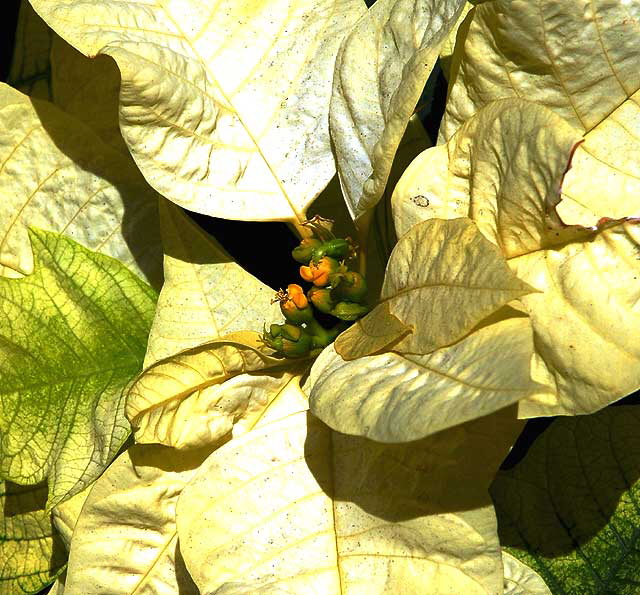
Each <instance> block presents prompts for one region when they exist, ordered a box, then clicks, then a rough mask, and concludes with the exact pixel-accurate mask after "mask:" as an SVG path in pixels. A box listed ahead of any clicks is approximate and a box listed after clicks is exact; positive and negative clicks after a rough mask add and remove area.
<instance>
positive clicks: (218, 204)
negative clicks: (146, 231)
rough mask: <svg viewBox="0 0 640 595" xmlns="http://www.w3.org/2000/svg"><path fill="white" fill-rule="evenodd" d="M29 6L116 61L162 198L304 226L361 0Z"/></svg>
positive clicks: (127, 110) (130, 127)
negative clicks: (340, 56)
mask: <svg viewBox="0 0 640 595" xmlns="http://www.w3.org/2000/svg"><path fill="white" fill-rule="evenodd" d="M32 4H33V6H34V7H35V8H36V10H38V12H39V13H40V15H41V16H42V17H43V18H44V19H45V20H46V21H47V23H48V24H49V25H50V26H51V27H52V28H53V29H54V30H56V31H57V32H58V33H60V34H61V35H62V36H63V37H64V38H65V39H66V40H67V41H69V42H70V43H71V44H72V45H73V46H74V47H76V48H77V49H79V50H80V51H82V52H83V53H84V54H85V55H91V56H93V55H96V54H99V53H103V54H108V55H110V56H112V57H113V58H114V59H115V61H116V62H117V64H118V68H119V69H120V73H121V77H122V83H121V91H120V117H121V120H120V122H121V128H122V132H123V136H124V138H125V139H126V141H127V144H128V145H129V147H130V149H131V152H132V154H133V156H134V158H135V160H136V163H137V164H138V166H139V167H140V169H141V171H142V172H143V173H144V175H145V177H146V178H147V180H148V181H149V183H150V184H151V185H152V186H153V187H154V188H155V189H156V190H158V191H159V192H160V193H162V194H163V195H164V196H166V197H167V198H169V199H170V200H172V201H174V202H176V203H178V204H180V205H182V206H184V207H186V208H189V209H191V210H193V211H198V212H202V213H206V214H209V215H215V216H218V217H225V218H230V219H251V220H272V219H284V220H297V221H300V220H302V219H304V218H305V217H304V211H305V209H306V208H307V206H308V205H309V204H310V203H311V202H312V201H313V199H314V198H315V197H316V196H317V195H318V194H319V192H320V191H321V190H322V189H323V188H324V187H325V186H326V184H327V183H328V181H329V180H330V179H331V177H332V176H333V174H334V171H335V169H334V162H333V156H332V153H331V149H330V144H329V130H328V110H329V96H330V92H331V89H330V86H331V72H332V69H333V64H334V60H335V55H336V53H337V50H338V45H339V43H340V41H341V39H342V36H343V34H344V32H345V31H347V30H348V29H349V27H350V26H351V24H352V23H353V22H354V21H355V19H356V18H357V17H358V15H359V14H360V10H359V9H360V7H361V1H360V0H322V1H321V2H319V3H318V2H317V1H313V2H312V1H311V0H296V1H295V2H294V3H292V4H289V3H287V4H281V3H279V2H277V1H276V0H269V1H268V2H262V1H260V2H258V1H253V2H249V3H246V2H245V3H238V2H234V1H232V0H225V1H224V2H223V3H218V4H215V5H212V6H210V7H205V6H203V5H202V4H201V3H199V2H197V1H195V0H187V1H182V2H179V3H178V4H175V3H163V4H157V5H149V4H144V5H143V4H140V3H139V2H136V1H134V0H126V1H124V2H120V3H118V5H117V8H116V6H115V5H105V4H104V3H103V2H101V1H99V0H94V1H90V2H86V1H81V0H71V1H69V0H58V1H55V2H49V1H44V0H33V2H32ZM256 105H259V106H260V109H256Z"/></svg>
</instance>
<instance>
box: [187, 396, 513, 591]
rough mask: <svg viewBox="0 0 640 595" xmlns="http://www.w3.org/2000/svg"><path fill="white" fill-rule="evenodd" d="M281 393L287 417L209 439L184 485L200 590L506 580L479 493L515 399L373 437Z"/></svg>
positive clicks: (490, 587)
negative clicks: (494, 412) (483, 414)
mask: <svg viewBox="0 0 640 595" xmlns="http://www.w3.org/2000/svg"><path fill="white" fill-rule="evenodd" d="M290 398H291V400H293V401H294V402H293V403H292V405H291V406H289V407H283V409H282V410H281V413H284V414H285V415H284V416H283V417H280V418H275V417H274V416H272V417H271V419H270V420H269V421H268V422H266V420H265V421H263V422H261V423H260V424H259V425H258V426H256V427H255V428H254V429H253V430H252V431H251V432H249V433H247V434H244V435H243V436H242V437H240V438H238V439H234V440H233V441H231V442H229V443H227V444H225V445H223V446H222V447H221V448H219V449H218V450H217V451H215V452H214V453H213V454H212V455H211V456H210V457H209V458H208V459H207V460H206V461H205V463H204V464H203V465H202V466H201V468H200V469H199V471H198V473H197V475H196V476H195V477H194V478H193V479H192V480H191V481H190V483H189V484H188V485H187V487H186V488H185V489H184V490H183V492H182V494H181V496H180V499H179V501H178V535H179V538H180V544H181V545H180V547H181V550H182V553H183V556H184V560H185V564H186V566H187V569H188V570H189V572H190V574H191V576H192V577H193V579H194V581H195V583H196V584H197V585H198V587H199V589H200V591H201V592H202V593H213V592H215V593H225V594H227V593H228V594H241V593H242V594H244V593H265V594H266V593H295V594H296V595H311V594H315V593H322V594H323V595H346V594H355V593H367V594H370V595H378V594H382V593H388V594H389V595H391V594H397V593H403V594H404V593H406V594H412V593H416V594H417V593H425V592H428V593H430V594H433V595H444V594H445V593H465V594H466V593H469V594H474V595H475V594H483V595H488V594H494V593H500V592H501V588H502V563H501V561H500V553H499V548H498V544H497V541H496V539H495V536H494V531H495V526H494V520H493V512H492V509H491V507H490V506H486V502H487V500H486V496H485V495H484V494H485V489H486V485H487V481H488V480H489V479H490V477H491V476H492V474H493V469H495V466H496V465H497V464H498V461H499V460H500V458H501V457H502V456H504V452H505V448H506V446H505V445H506V441H507V440H510V439H512V436H513V431H514V426H513V416H514V412H513V411H511V412H509V413H507V412H503V413H502V414H501V415H498V416H493V417H491V418H487V419H485V420H481V421H477V422H474V423H472V424H466V425H463V426H458V427H457V428H455V429H454V430H452V432H451V433H448V432H447V433H441V434H439V435H437V436H434V437H432V438H430V439H428V440H425V441H421V442H414V443H412V444H410V445H407V446H404V445H382V444H379V443H375V442H371V441H369V440H366V439H363V438H353V437H349V436H344V435H341V434H336V433H334V432H331V431H330V430H329V429H328V428H327V427H326V426H324V425H323V424H321V423H320V422H318V421H317V420H316V419H315V418H313V417H312V416H310V415H309V414H308V413H307V412H305V411H304V402H303V400H302V399H297V400H295V395H293V394H291V395H290ZM300 406H302V410H300ZM296 410H297V412H296ZM516 426H517V424H516ZM472 445H474V446H472ZM469 448H471V449H472V450H471V451H470V452H476V453H479V452H480V451H482V460H481V461H480V459H477V458H475V457H473V456H471V457H469V456H468V454H464V455H463V454H462V453H463V452H464V453H467V452H469V450H468V449H469ZM473 448H475V450H473ZM471 459H474V460H473V461H472V460H471Z"/></svg>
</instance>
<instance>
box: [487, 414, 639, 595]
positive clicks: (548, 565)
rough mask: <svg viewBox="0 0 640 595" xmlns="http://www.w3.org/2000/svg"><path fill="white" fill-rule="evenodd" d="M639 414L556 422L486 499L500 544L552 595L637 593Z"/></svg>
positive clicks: (586, 417)
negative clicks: (536, 575)
mask: <svg viewBox="0 0 640 595" xmlns="http://www.w3.org/2000/svg"><path fill="white" fill-rule="evenodd" d="M638 424H640V412H638V408H637V407H636V406H620V407H610V408H608V409H605V410H604V411H601V412H599V413H596V414H593V415H589V416H580V417H565V418H561V419H557V420H555V421H554V422H553V424H552V425H551V426H550V427H549V428H548V429H547V430H546V431H545V432H544V433H543V434H542V435H541V436H540V437H539V438H538V439H537V440H536V442H535V443H534V444H533V446H532V447H531V449H530V451H529V452H528V453H527V455H526V457H525V458H524V459H523V460H522V461H521V462H520V463H518V465H516V466H515V467H514V468H513V469H509V470H508V471H501V472H500V473H499V474H498V477H497V478H496V480H495V482H494V484H493V486H492V495H493V498H494V501H495V504H496V510H497V513H498V525H499V529H500V538H501V539H500V541H501V543H502V544H503V545H504V546H508V550H509V552H510V553H512V554H513V555H514V556H516V557H517V558H518V559H520V560H521V561H523V562H525V563H526V564H528V565H529V566H531V567H532V568H533V569H534V570H535V571H536V572H538V573H539V574H540V576H541V577H542V578H543V579H544V580H545V582H546V583H547V585H548V586H549V589H550V590H551V592H552V593H565V594H566V595H584V594H585V593H612V594H613V593H615V594H616V595H632V594H635V593H637V591H638V567H639V565H640V548H639V547H638V545H639V540H640V508H639V507H638V502H639V498H640V482H639V478H640V456H639V455H638V453H640V435H639V434H638Z"/></svg>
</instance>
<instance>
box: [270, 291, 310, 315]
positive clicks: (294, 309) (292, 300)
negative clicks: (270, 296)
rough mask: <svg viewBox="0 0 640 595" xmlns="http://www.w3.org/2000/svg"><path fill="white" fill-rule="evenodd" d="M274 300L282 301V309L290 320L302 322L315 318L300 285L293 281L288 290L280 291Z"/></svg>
mask: <svg viewBox="0 0 640 595" xmlns="http://www.w3.org/2000/svg"><path fill="white" fill-rule="evenodd" d="M273 301H274V302H280V311H281V312H282V314H283V316H284V317H285V318H286V319H287V321H288V322H292V323H293V324H302V323H304V322H311V321H312V320H313V311H312V310H311V306H309V301H308V300H307V296H305V295H304V291H303V290H302V287H300V285H296V284H295V283H291V284H290V285H289V286H288V287H287V290H286V291H284V290H282V289H281V290H280V291H278V293H276V297H275V299H274V300H273Z"/></svg>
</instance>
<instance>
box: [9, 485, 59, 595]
mask: <svg viewBox="0 0 640 595" xmlns="http://www.w3.org/2000/svg"><path fill="white" fill-rule="evenodd" d="M46 501H47V486H46V484H39V485H33V486H19V485H16V484H13V483H9V482H4V481H0V569H1V572H0V595H20V594H22V593H24V594H27V593H37V592H38V591H39V590H40V589H42V588H43V587H44V586H45V585H48V584H49V583H51V582H53V580H54V579H55V577H56V575H57V574H59V573H60V572H61V571H62V569H63V568H64V565H65V562H66V556H65V551H64V544H63V542H62V540H61V539H60V537H59V536H58V535H56V531H55V528H54V527H53V523H52V521H51V513H49V512H45V504H46Z"/></svg>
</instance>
